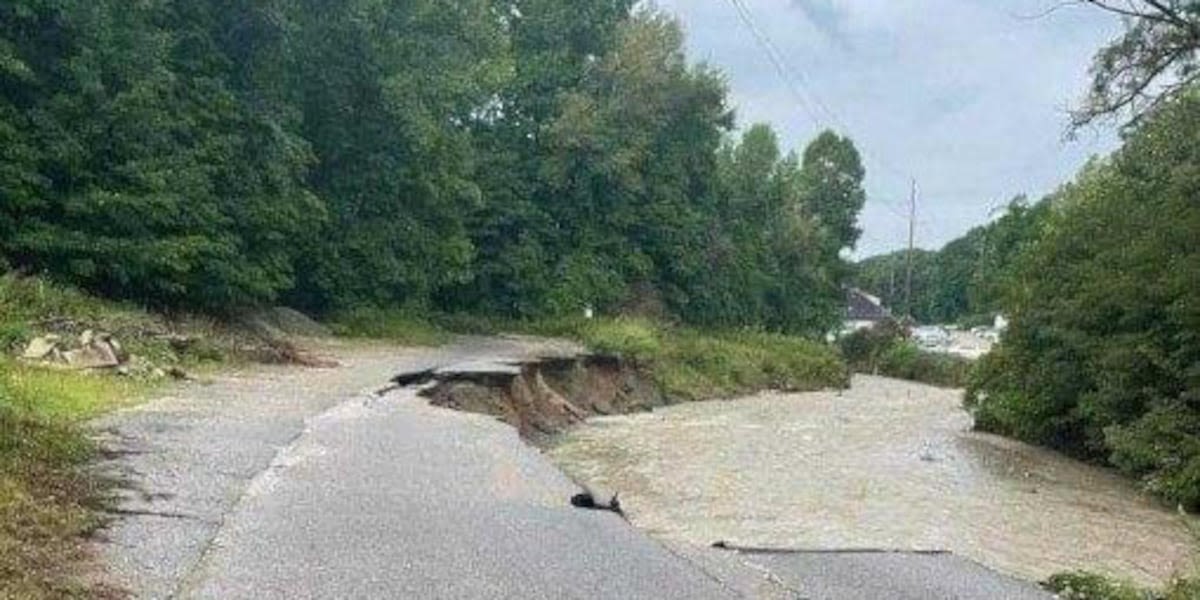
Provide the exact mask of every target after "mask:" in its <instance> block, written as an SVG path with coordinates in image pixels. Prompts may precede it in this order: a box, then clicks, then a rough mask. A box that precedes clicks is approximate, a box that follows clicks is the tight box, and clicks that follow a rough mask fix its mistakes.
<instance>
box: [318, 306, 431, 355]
mask: <svg viewBox="0 0 1200 600" xmlns="http://www.w3.org/2000/svg"><path fill="white" fill-rule="evenodd" d="M329 325H330V329H331V330H332V331H333V332H334V333H335V334H337V335H339V336H343V337H348V338H359V339H364V338H365V339H380V340H387V341H390V342H395V343H397V344H405V345H411V346H437V345H440V344H444V343H446V342H447V341H448V340H449V339H450V335H451V334H450V333H449V331H448V330H447V329H446V328H444V327H439V326H438V325H435V324H434V322H433V321H432V320H431V319H430V318H429V317H427V316H423V315H421V314H419V313H417V312H414V311H409V310H403V309H379V308H359V309H355V310H351V311H347V312H344V313H340V314H337V315H334V317H333V318H332V319H330V323H329Z"/></svg>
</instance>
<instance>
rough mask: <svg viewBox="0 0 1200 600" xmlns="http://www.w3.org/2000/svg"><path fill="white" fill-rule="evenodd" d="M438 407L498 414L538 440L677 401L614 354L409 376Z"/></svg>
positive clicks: (406, 381)
mask: <svg viewBox="0 0 1200 600" xmlns="http://www.w3.org/2000/svg"><path fill="white" fill-rule="evenodd" d="M394 381H395V382H396V384H397V385H402V386H407V385H417V384H427V386H426V387H425V388H424V389H422V391H421V392H420V394H421V395H422V396H424V397H426V398H428V399H429V401H430V403H431V404H433V405H434V406H441V407H445V408H451V409H454V410H460V411H466V412H473V413H480V414H486V415H492V416H495V417H497V418H499V419H501V420H502V421H504V422H506V423H508V424H510V425H512V426H513V427H514V428H516V429H517V431H518V432H519V433H520V434H521V436H522V437H523V438H525V439H527V440H529V441H531V442H534V443H540V442H544V441H546V440H547V439H548V438H549V437H551V436H553V435H555V434H557V433H561V432H562V431H564V430H565V429H567V428H568V427H570V426H572V425H575V424H578V423H581V422H583V421H584V420H585V419H587V418H588V417H592V416H597V415H617V414H627V413H632V412H641V411H646V410H650V409H653V408H655V407H659V406H664V405H667V404H671V403H672V402H671V400H670V399H669V398H668V397H667V396H666V395H665V394H663V393H662V392H661V391H660V390H659V388H658V386H657V385H655V384H654V383H653V381H652V380H651V379H650V377H649V376H648V375H647V374H646V373H645V371H644V370H643V369H641V368H639V367H638V366H637V365H635V364H633V363H631V362H629V361H625V360H623V359H621V358H618V357H614V356H602V355H579V356H574V357H550V358H534V359H529V360H523V361H520V362H487V363H466V364H459V365H451V366H448V367H443V368H439V369H436V370H431V371H423V372H418V373H406V374H403V375H400V376H398V377H397V378H396V379H395V380H394Z"/></svg>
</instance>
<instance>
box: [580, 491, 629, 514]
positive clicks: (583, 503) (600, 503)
mask: <svg viewBox="0 0 1200 600" xmlns="http://www.w3.org/2000/svg"><path fill="white" fill-rule="evenodd" d="M617 496H618V494H613V495H612V496H603V495H602V496H597V495H596V494H595V493H594V492H592V491H591V490H584V491H583V492H580V493H578V494H575V495H574V496H571V506H574V507H575V508H586V509H590V510H607V511H612V512H615V513H617V514H618V515H621V516H622V517H624V516H625V511H623V510H621V500H620V499H619V498H618V497H617ZM597 498H600V499H599V500H597Z"/></svg>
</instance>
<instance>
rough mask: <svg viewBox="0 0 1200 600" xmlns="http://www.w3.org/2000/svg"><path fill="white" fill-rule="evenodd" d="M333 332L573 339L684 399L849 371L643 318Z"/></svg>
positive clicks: (369, 323) (406, 319) (742, 336)
mask: <svg viewBox="0 0 1200 600" xmlns="http://www.w3.org/2000/svg"><path fill="white" fill-rule="evenodd" d="M333 329H334V330H335V331H336V332H338V333H339V334H341V335H347V336H351V337H368V338H369V337H374V338H385V339H389V340H392V341H396V342H400V343H407V344H421V345H429V344H438V343H443V342H445V341H446V340H448V339H449V336H450V334H449V333H448V332H457V333H469V334H481V335H485V334H497V333H501V332H516V333H526V334H534V335H545V336H554V337H564V338H570V339H574V340H577V341H579V342H580V343H582V344H584V345H585V346H587V347H588V348H590V349H591V350H593V351H596V352H603V353H610V354H619V355H621V356H623V357H625V358H627V359H629V360H633V361H635V362H637V363H638V364H639V365H640V366H642V367H643V368H644V369H646V371H647V372H648V373H649V374H650V375H651V376H652V377H653V378H654V379H655V381H656V382H657V383H658V384H659V385H660V386H662V388H663V390H664V391H665V392H666V393H668V394H670V395H671V396H673V397H675V398H677V399H681V400H698V399H705V398H726V397H730V396H736V395H739V394H747V393H753V392H757V391H760V390H764V389H776V390H788V391H806V390H816V389H823V388H829V387H845V386H846V385H848V384H849V374H848V371H847V370H846V368H845V365H844V364H843V363H842V361H841V359H840V358H838V356H837V353H836V352H835V351H834V350H833V349H831V348H830V347H828V346H826V345H825V344H821V343H819V342H814V341H810V340H807V339H804V338H799V337H793V336H785V335H777V334H770V333H761V332H749V331H734V332H717V331H701V330H696V329H688V328H681V327H672V326H667V325H662V324H659V323H655V322H652V321H648V320H643V319H626V318H619V319H594V320H586V319H582V318H578V319H558V320H546V321H535V322H515V321H498V320H491V319H485V318H479V317H471V316H463V315H435V316H432V317H422V316H420V315H417V314H414V313H411V312H404V311H386V310H383V311H381V310H363V311H356V312H354V313H350V314H348V315H342V316H341V317H340V318H338V319H336V320H335V324H334V326H333Z"/></svg>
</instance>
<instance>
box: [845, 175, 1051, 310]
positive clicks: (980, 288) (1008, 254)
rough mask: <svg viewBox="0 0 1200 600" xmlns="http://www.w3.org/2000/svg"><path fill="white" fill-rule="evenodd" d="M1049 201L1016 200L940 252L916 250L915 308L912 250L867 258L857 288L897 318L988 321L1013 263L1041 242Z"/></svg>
mask: <svg viewBox="0 0 1200 600" xmlns="http://www.w3.org/2000/svg"><path fill="white" fill-rule="evenodd" d="M1050 204H1051V202H1050V201H1042V202H1039V203H1037V204H1034V205H1032V206H1030V205H1029V204H1028V202H1026V201H1025V199H1024V198H1016V199H1014V200H1013V201H1012V202H1011V203H1010V204H1009V206H1008V210H1007V211H1006V212H1005V214H1004V215H1003V216H1001V217H1000V218H999V219H997V220H995V221H993V222H991V223H989V224H987V225H983V226H980V227H976V228H974V229H972V230H971V231H969V232H968V233H967V234H966V235H964V236H963V237H961V238H958V239H956V240H954V241H952V242H950V243H949V244H947V245H946V246H945V247H944V248H942V249H941V250H939V251H936V252H930V251H925V250H917V251H914V253H913V256H912V261H913V279H912V306H906V300H907V299H906V297H905V289H904V285H905V277H906V273H907V268H908V251H906V250H902V251H898V252H893V253H891V254H886V255H882V256H875V257H871V258H868V259H865V260H863V261H861V262H859V263H858V264H857V265H855V273H854V282H855V285H856V286H857V287H859V288H861V289H863V290H866V291H868V292H870V293H872V294H874V295H876V296H879V297H880V298H881V299H882V300H883V302H884V304H885V305H886V306H889V307H891V308H892V309H893V310H894V311H895V312H896V314H908V315H911V316H912V317H913V318H915V319H916V320H918V321H920V322H923V323H956V322H961V321H964V320H972V319H974V320H980V319H982V320H984V321H986V322H988V323H990V322H991V317H992V316H993V315H994V314H996V313H998V312H1001V309H1002V308H1003V306H1004V301H1005V293H1006V290H1007V289H1008V288H1009V283H1010V282H1011V281H1012V279H1013V277H1014V273H1013V269H1012V267H1013V265H1014V264H1015V263H1016V262H1017V259H1018V258H1019V257H1020V256H1021V254H1022V253H1023V252H1024V251H1025V249H1026V248H1027V247H1028V246H1029V245H1030V244H1031V243H1032V242H1033V241H1034V240H1036V239H1037V237H1038V235H1039V234H1040V231H1041V226H1042V224H1043V223H1044V222H1045V220H1046V216H1047V215H1048V214H1049V212H1050Z"/></svg>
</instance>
